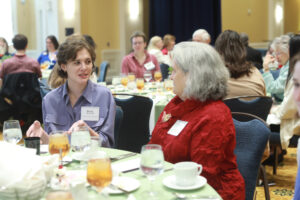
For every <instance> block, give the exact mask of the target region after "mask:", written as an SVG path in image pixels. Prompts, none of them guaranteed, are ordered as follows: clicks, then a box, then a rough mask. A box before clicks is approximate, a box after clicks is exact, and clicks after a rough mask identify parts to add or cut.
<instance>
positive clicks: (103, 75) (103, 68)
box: [97, 61, 109, 82]
mask: <svg viewBox="0 0 300 200" xmlns="http://www.w3.org/2000/svg"><path fill="white" fill-rule="evenodd" d="M108 67H109V63H108V62H107V61H103V62H102V63H101V64H100V73H99V76H98V80H97V82H104V81H105V79H106V74H107V69H108Z"/></svg>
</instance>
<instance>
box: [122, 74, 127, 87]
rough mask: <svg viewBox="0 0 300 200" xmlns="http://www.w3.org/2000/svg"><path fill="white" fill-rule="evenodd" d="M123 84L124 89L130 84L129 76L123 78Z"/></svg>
mask: <svg viewBox="0 0 300 200" xmlns="http://www.w3.org/2000/svg"><path fill="white" fill-rule="evenodd" d="M121 84H122V85H123V86H124V87H127V84H128V77H127V76H122V78H121Z"/></svg>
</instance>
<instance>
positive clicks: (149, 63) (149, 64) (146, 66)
mask: <svg viewBox="0 0 300 200" xmlns="http://www.w3.org/2000/svg"><path fill="white" fill-rule="evenodd" d="M144 67H145V68H146V70H147V71H151V70H153V69H154V68H155V65H154V64H153V62H152V61H150V62H147V63H146V64H144Z"/></svg>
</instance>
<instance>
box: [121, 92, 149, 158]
mask: <svg viewBox="0 0 300 200" xmlns="http://www.w3.org/2000/svg"><path fill="white" fill-rule="evenodd" d="M115 101H116V104H117V105H118V106H120V107H121V108H122V110H123V121H122V124H121V128H120V131H119V136H118V138H117V146H116V148H118V149H122V150H127V151H132V152H138V153H139V152H140V151H141V147H142V146H143V145H144V144H146V143H148V142H149V136H150V134H149V132H150V131H149V119H150V113H151V109H152V105H153V101H152V99H150V98H148V97H142V96H136V95H130V94H116V96H115Z"/></svg>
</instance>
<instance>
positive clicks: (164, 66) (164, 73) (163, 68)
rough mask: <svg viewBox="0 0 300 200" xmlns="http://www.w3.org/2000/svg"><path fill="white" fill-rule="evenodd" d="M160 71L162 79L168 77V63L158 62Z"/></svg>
mask: <svg viewBox="0 0 300 200" xmlns="http://www.w3.org/2000/svg"><path fill="white" fill-rule="evenodd" d="M160 71H161V74H162V81H164V80H165V79H167V78H168V77H169V65H167V64H164V63H162V64H160Z"/></svg>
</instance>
